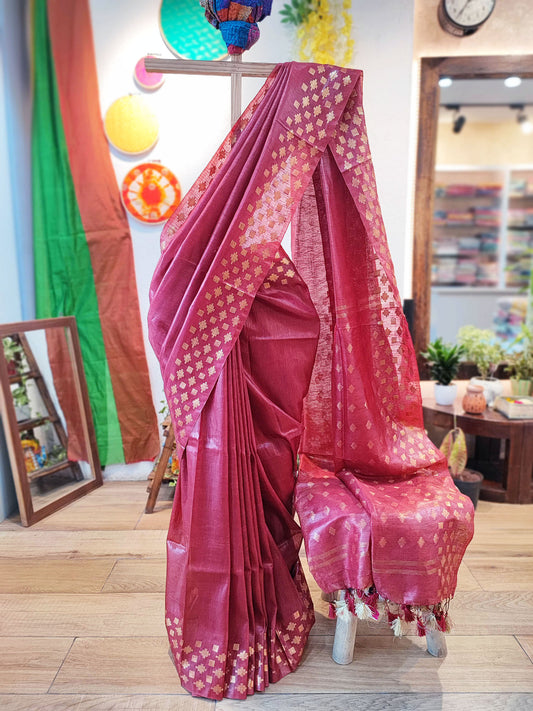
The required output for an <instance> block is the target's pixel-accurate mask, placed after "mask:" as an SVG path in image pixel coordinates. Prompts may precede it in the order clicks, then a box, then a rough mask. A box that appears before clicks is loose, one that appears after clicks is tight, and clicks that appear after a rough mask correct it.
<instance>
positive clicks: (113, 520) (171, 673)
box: [0, 482, 533, 711]
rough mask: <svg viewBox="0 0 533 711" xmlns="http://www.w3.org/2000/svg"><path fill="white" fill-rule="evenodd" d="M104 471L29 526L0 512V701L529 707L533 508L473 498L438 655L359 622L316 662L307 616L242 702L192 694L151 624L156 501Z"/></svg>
mask: <svg viewBox="0 0 533 711" xmlns="http://www.w3.org/2000/svg"><path fill="white" fill-rule="evenodd" d="M145 500H146V493H145V484H144V482H109V483H106V484H105V485H104V486H103V487H102V488H100V489H98V490H96V491H95V492H93V493H91V494H89V495H88V496H86V497H85V498H83V499H81V500H80V501H78V502H75V503H73V504H71V505H70V506H68V507H67V508H65V509H63V510H62V511H59V512H58V513H56V514H54V515H53V516H50V517H49V518H47V519H45V520H44V521H42V522H41V523H39V524H36V525H35V526H33V527H32V528H30V529H24V528H22V527H21V526H20V524H19V523H18V522H16V521H9V520H8V521H4V522H3V523H0V649H1V653H0V709H1V711H15V710H16V711H20V710H21V709H31V710H32V711H33V710H35V711H41V710H45V711H52V710H53V711H63V710H64V709H68V710H69V711H70V710H73V711H82V710H83V711H87V710H88V709H91V710H98V711H103V710H108V709H136V710H138V709H150V710H152V709H153V710H154V711H167V709H168V710H169V711H170V710H171V709H172V710H173V711H181V710H182V709H186V710H187V711H198V710H202V709H208V708H214V707H215V706H216V708H217V709H220V711H223V710H225V709H236V708H237V707H238V708H241V709H243V710H244V711H248V710H251V709H264V710H265V711H286V710H287V709H298V711H308V710H309V711H314V710H316V711H341V710H342V711H347V710H350V711H351V710H353V709H357V710H359V709H361V710H363V709H364V711H382V710H384V709H390V710H392V709H394V711H423V710H424V711H478V710H479V711H481V710H485V709H490V711H499V710H500V709H502V710H503V709H505V711H510V710H513V711H514V710H515V709H520V710H521V711H526V709H527V710H528V711H532V710H533V506H531V505H529V506H513V505H509V504H492V503H488V502H480V504H479V507H478V512H477V515H476V535H475V538H474V541H473V543H472V544H471V546H470V548H469V550H468V553H467V556H466V560H465V563H464V564H463V566H462V568H461V571H460V577H459V587H458V592H457V595H456V598H455V600H454V602H453V604H452V609H451V614H452V617H453V620H454V623H455V627H454V630H453V633H452V634H451V635H450V636H449V637H448V657H447V658H446V659H444V660H440V659H435V658H433V657H430V656H429V655H428V654H427V653H426V652H425V648H424V642H423V640H421V639H419V638H417V637H414V636H413V637H405V638H403V639H401V640H395V639H393V637H392V636H391V633H390V632H389V630H388V629H387V627H386V626H381V625H374V626H372V625H370V624H365V623H359V629H358V637H357V647H356V659H355V661H354V663H353V664H351V665H349V666H346V667H341V666H337V665H336V664H334V663H333V661H332V660H331V658H330V653H331V647H332V640H333V637H332V635H333V632H334V624H335V623H334V622H333V621H331V620H329V619H327V616H326V605H325V603H323V602H321V601H320V599H319V594H318V590H317V589H316V586H315V587H314V589H313V594H314V598H315V601H316V608H317V623H316V625H315V627H314V629H313V631H312V636H311V639H310V642H309V644H308V647H307V651H306V653H305V656H304V660H303V663H302V666H301V667H300V669H299V670H298V671H297V672H296V673H294V674H290V675H289V676H288V677H286V678H285V679H283V680H282V681H281V682H279V683H278V684H273V685H271V686H270V687H269V689H268V691H267V692H266V693H264V694H258V695H256V696H254V697H251V698H249V699H248V700H247V701H245V702H235V701H229V700H225V701H223V702H218V703H217V704H215V703H214V702H210V701H205V700H201V699H193V698H191V697H190V696H189V695H188V694H187V693H185V692H184V691H183V690H182V689H181V687H180V685H179V682H178V678H177V675H176V672H175V670H174V668H173V665H172V663H171V661H170V659H169V656H168V652H167V650H168V644H167V640H166V635H165V629H164V612H163V605H164V599H163V591H164V583H165V561H164V555H165V531H166V528H167V525H168V520H169V515H170V502H167V501H160V502H158V504H157V506H156V511H155V513H153V514H152V515H145V514H143V513H142V511H143V509H144V503H145Z"/></svg>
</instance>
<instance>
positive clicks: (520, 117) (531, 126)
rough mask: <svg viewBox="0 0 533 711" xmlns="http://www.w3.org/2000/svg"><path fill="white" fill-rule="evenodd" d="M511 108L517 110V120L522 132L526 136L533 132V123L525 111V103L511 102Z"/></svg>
mask: <svg viewBox="0 0 533 711" xmlns="http://www.w3.org/2000/svg"><path fill="white" fill-rule="evenodd" d="M510 108H511V109H512V110H513V111H516V121H517V123H518V125H519V126H520V130H521V131H522V133H524V134H525V135H526V136H527V135H529V134H530V133H533V123H531V121H530V120H529V119H528V117H527V114H526V113H525V111H524V104H511V106H510Z"/></svg>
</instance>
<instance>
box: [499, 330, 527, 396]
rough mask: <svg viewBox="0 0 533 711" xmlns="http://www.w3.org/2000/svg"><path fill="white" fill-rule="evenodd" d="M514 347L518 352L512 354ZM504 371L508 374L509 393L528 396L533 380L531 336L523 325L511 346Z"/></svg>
mask: <svg viewBox="0 0 533 711" xmlns="http://www.w3.org/2000/svg"><path fill="white" fill-rule="evenodd" d="M515 346H516V347H517V348H518V349H519V350H516V351H514V352H513V351H512V349H513V348H514V347H515ZM505 370H506V371H507V372H508V373H509V374H510V379H511V393H512V394H513V395H529V393H530V391H531V381H532V380H533V334H532V333H531V331H530V329H529V328H528V327H527V326H526V325H525V324H523V325H522V329H521V331H520V333H519V334H518V336H517V338H516V339H515V340H514V341H513V343H512V344H511V354H510V355H509V357H508V359H507V367H506V369H505Z"/></svg>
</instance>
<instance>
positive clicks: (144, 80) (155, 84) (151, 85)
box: [133, 54, 165, 91]
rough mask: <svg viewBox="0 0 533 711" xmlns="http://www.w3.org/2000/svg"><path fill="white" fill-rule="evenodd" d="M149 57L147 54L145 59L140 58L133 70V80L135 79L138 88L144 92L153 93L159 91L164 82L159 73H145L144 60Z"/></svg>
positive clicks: (162, 76)
mask: <svg viewBox="0 0 533 711" xmlns="http://www.w3.org/2000/svg"><path fill="white" fill-rule="evenodd" d="M150 56H152V55H150V54H147V55H146V57H141V58H140V59H139V61H138V62H137V64H136V65H135V69H134V70H133V78H134V79H135V83H136V84H137V86H138V87H139V88H141V89H144V90H145V91H155V90H156V89H159V87H160V86H161V85H162V84H163V82H164V81H165V77H164V75H163V74H161V72H148V71H146V67H145V65H144V60H145V59H146V58H147V57H150Z"/></svg>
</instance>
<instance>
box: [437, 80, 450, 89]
mask: <svg viewBox="0 0 533 711" xmlns="http://www.w3.org/2000/svg"><path fill="white" fill-rule="evenodd" d="M452 84H453V81H452V79H451V77H441V78H440V79H439V86H440V88H441V89H447V88H448V87H449V86H451V85H452Z"/></svg>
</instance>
